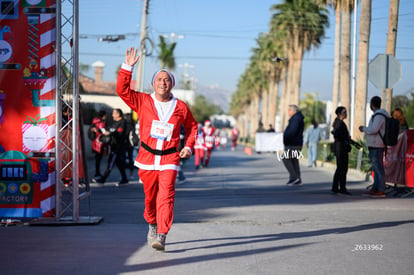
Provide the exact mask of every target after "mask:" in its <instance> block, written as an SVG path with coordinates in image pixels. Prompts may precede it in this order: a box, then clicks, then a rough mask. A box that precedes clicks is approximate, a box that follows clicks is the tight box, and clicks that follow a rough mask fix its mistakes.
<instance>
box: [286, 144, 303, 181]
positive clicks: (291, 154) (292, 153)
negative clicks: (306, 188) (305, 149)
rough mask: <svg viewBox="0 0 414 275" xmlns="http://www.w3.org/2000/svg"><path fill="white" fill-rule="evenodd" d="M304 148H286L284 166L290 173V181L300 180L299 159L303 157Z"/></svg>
mask: <svg viewBox="0 0 414 275" xmlns="http://www.w3.org/2000/svg"><path fill="white" fill-rule="evenodd" d="M301 150H302V146H285V156H284V158H283V164H284V165H285V167H286V169H287V170H288V172H289V180H295V179H300V166H299V158H300V157H301V156H302V153H301Z"/></svg>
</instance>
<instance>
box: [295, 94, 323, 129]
mask: <svg viewBox="0 0 414 275" xmlns="http://www.w3.org/2000/svg"><path fill="white" fill-rule="evenodd" d="M317 97H318V94H317V93H305V94H304V98H303V99H302V100H301V101H300V105H299V109H300V111H301V112H302V114H303V116H304V117H305V119H304V121H305V125H309V124H310V122H311V120H312V119H315V120H316V121H317V122H318V123H325V122H326V119H325V111H326V104H325V103H324V102H322V101H319V100H318V99H317Z"/></svg>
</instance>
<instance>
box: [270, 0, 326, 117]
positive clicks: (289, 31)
mask: <svg viewBox="0 0 414 275" xmlns="http://www.w3.org/2000/svg"><path fill="white" fill-rule="evenodd" d="M271 10H273V11H275V12H276V13H275V14H274V15H273V17H272V22H271V27H272V29H273V30H279V31H281V30H283V31H284V32H285V33H286V36H287V39H286V44H287V45H286V47H285V49H286V55H287V58H288V60H289V62H288V71H287V73H288V74H287V77H288V78H287V79H288V80H287V83H286V84H287V85H286V86H287V87H286V92H287V93H286V94H285V96H286V97H287V98H289V102H288V103H289V104H296V105H299V98H300V82H301V73H302V60H303V55H304V52H305V51H307V50H310V49H311V47H312V46H313V47H317V46H319V45H320V44H321V39H322V38H323V37H324V35H325V27H327V26H328V25H329V22H328V11H327V9H326V8H325V7H323V6H321V5H318V4H316V2H314V1H309V0H285V2H284V3H281V4H276V5H273V6H272V7H271ZM281 108H284V109H286V106H281ZM285 123H286V121H282V124H283V125H284V124H285Z"/></svg>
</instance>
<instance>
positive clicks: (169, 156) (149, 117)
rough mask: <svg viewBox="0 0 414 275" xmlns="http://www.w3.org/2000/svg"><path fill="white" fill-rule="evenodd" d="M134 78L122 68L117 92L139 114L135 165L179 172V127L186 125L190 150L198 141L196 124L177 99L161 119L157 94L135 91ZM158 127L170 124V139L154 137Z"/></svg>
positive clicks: (183, 104) (187, 146) (187, 143)
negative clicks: (132, 84)
mask: <svg viewBox="0 0 414 275" xmlns="http://www.w3.org/2000/svg"><path fill="white" fill-rule="evenodd" d="M131 78H132V72H131V71H129V70H127V69H126V68H124V66H123V67H122V68H121V69H120V71H119V74H118V80H117V86H116V91H117V93H118V95H119V96H120V97H121V98H122V100H123V101H124V102H125V103H126V104H127V105H128V106H129V107H130V108H131V109H132V110H133V111H135V112H136V113H137V115H138V119H139V131H140V140H141V146H140V148H139V152H138V156H137V158H136V160H135V166H137V167H139V168H140V169H144V170H167V169H172V170H178V168H179V163H180V156H179V152H178V146H179V143H180V126H181V124H183V125H184V130H185V147H186V148H187V149H189V150H190V151H191V148H193V147H194V142H195V138H196V132H197V122H196V121H195V120H194V118H193V115H192V114H191V111H190V109H189V108H188V107H187V105H186V104H185V103H184V102H183V101H181V100H179V99H177V98H175V97H174V96H172V98H171V101H172V102H171V103H172V104H171V108H170V110H169V111H168V112H167V113H166V114H165V115H164V116H162V112H161V111H160V107H159V103H158V102H157V100H156V99H155V96H154V94H151V95H149V94H145V93H141V92H136V91H134V90H132V89H131V87H130V83H131ZM159 124H163V125H165V124H168V125H169V126H170V127H171V128H172V129H171V130H172V132H171V135H170V138H169V139H167V140H163V139H161V138H156V137H154V136H156V133H155V130H154V129H156V128H157V127H156V125H159ZM154 125H155V126H154ZM151 129H152V131H151ZM151 135H152V136H151ZM171 152H172V153H171Z"/></svg>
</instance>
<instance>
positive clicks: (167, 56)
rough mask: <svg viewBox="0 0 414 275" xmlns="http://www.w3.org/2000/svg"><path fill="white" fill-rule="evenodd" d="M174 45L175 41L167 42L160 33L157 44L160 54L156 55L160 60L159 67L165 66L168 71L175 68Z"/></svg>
mask: <svg viewBox="0 0 414 275" xmlns="http://www.w3.org/2000/svg"><path fill="white" fill-rule="evenodd" d="M176 45H177V43H176V42H173V43H167V42H166V41H165V38H164V37H163V36H162V35H160V43H159V44H158V46H159V48H160V55H159V56H158V59H159V60H160V62H161V68H167V69H168V70H170V71H173V70H174V69H175V57H174V49H175V46H176Z"/></svg>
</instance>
